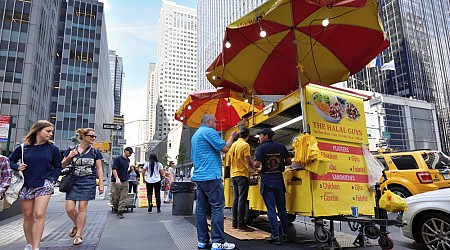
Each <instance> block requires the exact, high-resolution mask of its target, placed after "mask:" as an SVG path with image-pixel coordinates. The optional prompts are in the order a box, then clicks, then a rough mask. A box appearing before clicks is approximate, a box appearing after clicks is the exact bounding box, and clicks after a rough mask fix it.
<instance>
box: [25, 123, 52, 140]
mask: <svg viewBox="0 0 450 250" xmlns="http://www.w3.org/2000/svg"><path fill="white" fill-rule="evenodd" d="M46 127H53V128H55V125H53V123H51V122H49V121H47V120H39V121H37V122H36V123H35V124H33V126H32V127H31V129H30V131H29V132H28V134H27V135H26V136H25V138H23V142H25V143H27V144H29V145H34V144H36V134H37V133H39V132H41V130H42V129H44V128H46ZM48 143H51V144H53V141H48Z"/></svg>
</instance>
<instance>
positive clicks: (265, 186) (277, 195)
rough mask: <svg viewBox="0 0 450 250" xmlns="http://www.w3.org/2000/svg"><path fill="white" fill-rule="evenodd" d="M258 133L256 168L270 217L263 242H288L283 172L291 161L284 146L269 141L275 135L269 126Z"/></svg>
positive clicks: (276, 243)
mask: <svg viewBox="0 0 450 250" xmlns="http://www.w3.org/2000/svg"><path fill="white" fill-rule="evenodd" d="M258 134H259V143H260V146H259V147H258V148H257V149H256V161H255V168H259V167H260V166H261V186H260V193H261V195H262V197H263V199H264V203H265V205H266V207H267V217H269V221H270V227H271V231H272V234H271V235H270V237H267V238H266V239H265V241H266V242H269V243H272V244H275V245H279V244H281V242H280V240H282V241H287V233H288V215H287V212H286V196H285V193H286V188H285V186H284V179H283V172H284V169H285V167H286V166H289V165H291V164H292V162H291V158H290V157H289V153H288V150H287V148H286V146H284V145H283V144H281V143H278V142H274V141H273V140H272V137H273V136H274V135H275V133H274V132H273V130H272V129H270V128H264V129H262V130H261V131H260V132H258ZM277 211H278V216H279V217H280V220H281V229H282V233H281V237H280V232H279V230H278V219H277Z"/></svg>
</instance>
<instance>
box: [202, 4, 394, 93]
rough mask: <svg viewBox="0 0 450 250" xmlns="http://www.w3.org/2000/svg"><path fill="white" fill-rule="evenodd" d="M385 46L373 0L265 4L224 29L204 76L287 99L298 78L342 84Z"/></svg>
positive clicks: (302, 80)
mask: <svg viewBox="0 0 450 250" xmlns="http://www.w3.org/2000/svg"><path fill="white" fill-rule="evenodd" d="M326 22H328V25H326ZM388 46H389V42H388V41H387V39H386V35H385V33H384V30H383V28H382V27H381V23H380V19H379V16H378V3H377V1H376V0H269V1H267V2H265V3H264V4H263V5H261V6H260V7H258V8H256V9H255V10H253V11H251V12H250V13H248V14H247V15H245V16H243V17H242V18H240V19H239V20H237V21H236V22H234V23H232V24H230V25H229V26H228V27H227V28H226V33H225V38H224V42H223V49H222V53H221V54H220V55H219V56H218V57H217V58H216V60H215V61H214V62H213V63H212V64H211V66H209V68H208V69H207V70H206V74H207V78H208V80H209V81H210V82H211V83H212V84H213V85H214V86H216V87H217V86H223V87H228V88H230V89H233V90H236V91H240V90H242V89H244V88H245V89H247V90H249V91H250V90H254V91H255V93H257V94H287V93H290V92H291V91H293V90H295V89H297V88H298V87H299V76H300V80H301V82H302V83H307V82H317V83H322V84H328V85H329V84H333V83H336V82H340V81H344V80H346V79H348V77H349V75H352V74H355V73H357V72H358V71H359V70H361V69H362V68H363V67H364V66H366V65H367V64H368V63H369V62H370V61H371V60H372V59H373V58H375V57H376V56H377V55H378V54H379V53H380V52H381V51H383V50H384V49H385V48H387V47H388Z"/></svg>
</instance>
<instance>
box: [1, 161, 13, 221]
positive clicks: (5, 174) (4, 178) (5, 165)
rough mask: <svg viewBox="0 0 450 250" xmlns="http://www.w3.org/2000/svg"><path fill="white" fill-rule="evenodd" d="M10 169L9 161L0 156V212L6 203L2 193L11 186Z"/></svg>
mask: <svg viewBox="0 0 450 250" xmlns="http://www.w3.org/2000/svg"><path fill="white" fill-rule="evenodd" d="M11 176H12V172H11V167H10V166H9V159H8V158H7V157H6V156H3V155H0V212H1V211H2V210H3V205H4V204H6V203H7V202H6V201H5V199H4V193H5V191H6V189H7V188H8V187H9V184H11Z"/></svg>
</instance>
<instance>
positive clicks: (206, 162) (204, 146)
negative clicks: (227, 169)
mask: <svg viewBox="0 0 450 250" xmlns="http://www.w3.org/2000/svg"><path fill="white" fill-rule="evenodd" d="M201 122H202V124H201V125H200V127H199V128H198V130H197V131H196V132H195V134H194V135H193V136H192V139H191V158H192V163H193V165H194V172H193V175H192V180H193V181H195V182H196V183H197V204H196V209H195V223H196V225H197V237H198V245H197V246H198V248H199V249H205V248H208V247H210V246H211V241H212V246H211V247H212V248H211V249H213V250H214V249H234V248H235V245H234V244H233V243H228V242H225V232H224V228H223V223H224V220H223V209H224V208H225V197H224V193H223V183H222V157H221V155H220V152H224V153H226V152H228V150H229V149H230V147H231V144H233V141H234V139H235V138H236V137H237V135H238V133H236V132H233V133H232V134H231V136H230V138H229V139H228V141H226V142H225V141H224V140H222V138H221V137H220V136H219V134H218V133H217V131H216V118H215V117H214V116H212V115H211V114H205V115H203V117H202V120H201ZM207 203H209V204H210V205H211V237H210V236H209V234H208V224H207V222H206V206H207Z"/></svg>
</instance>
